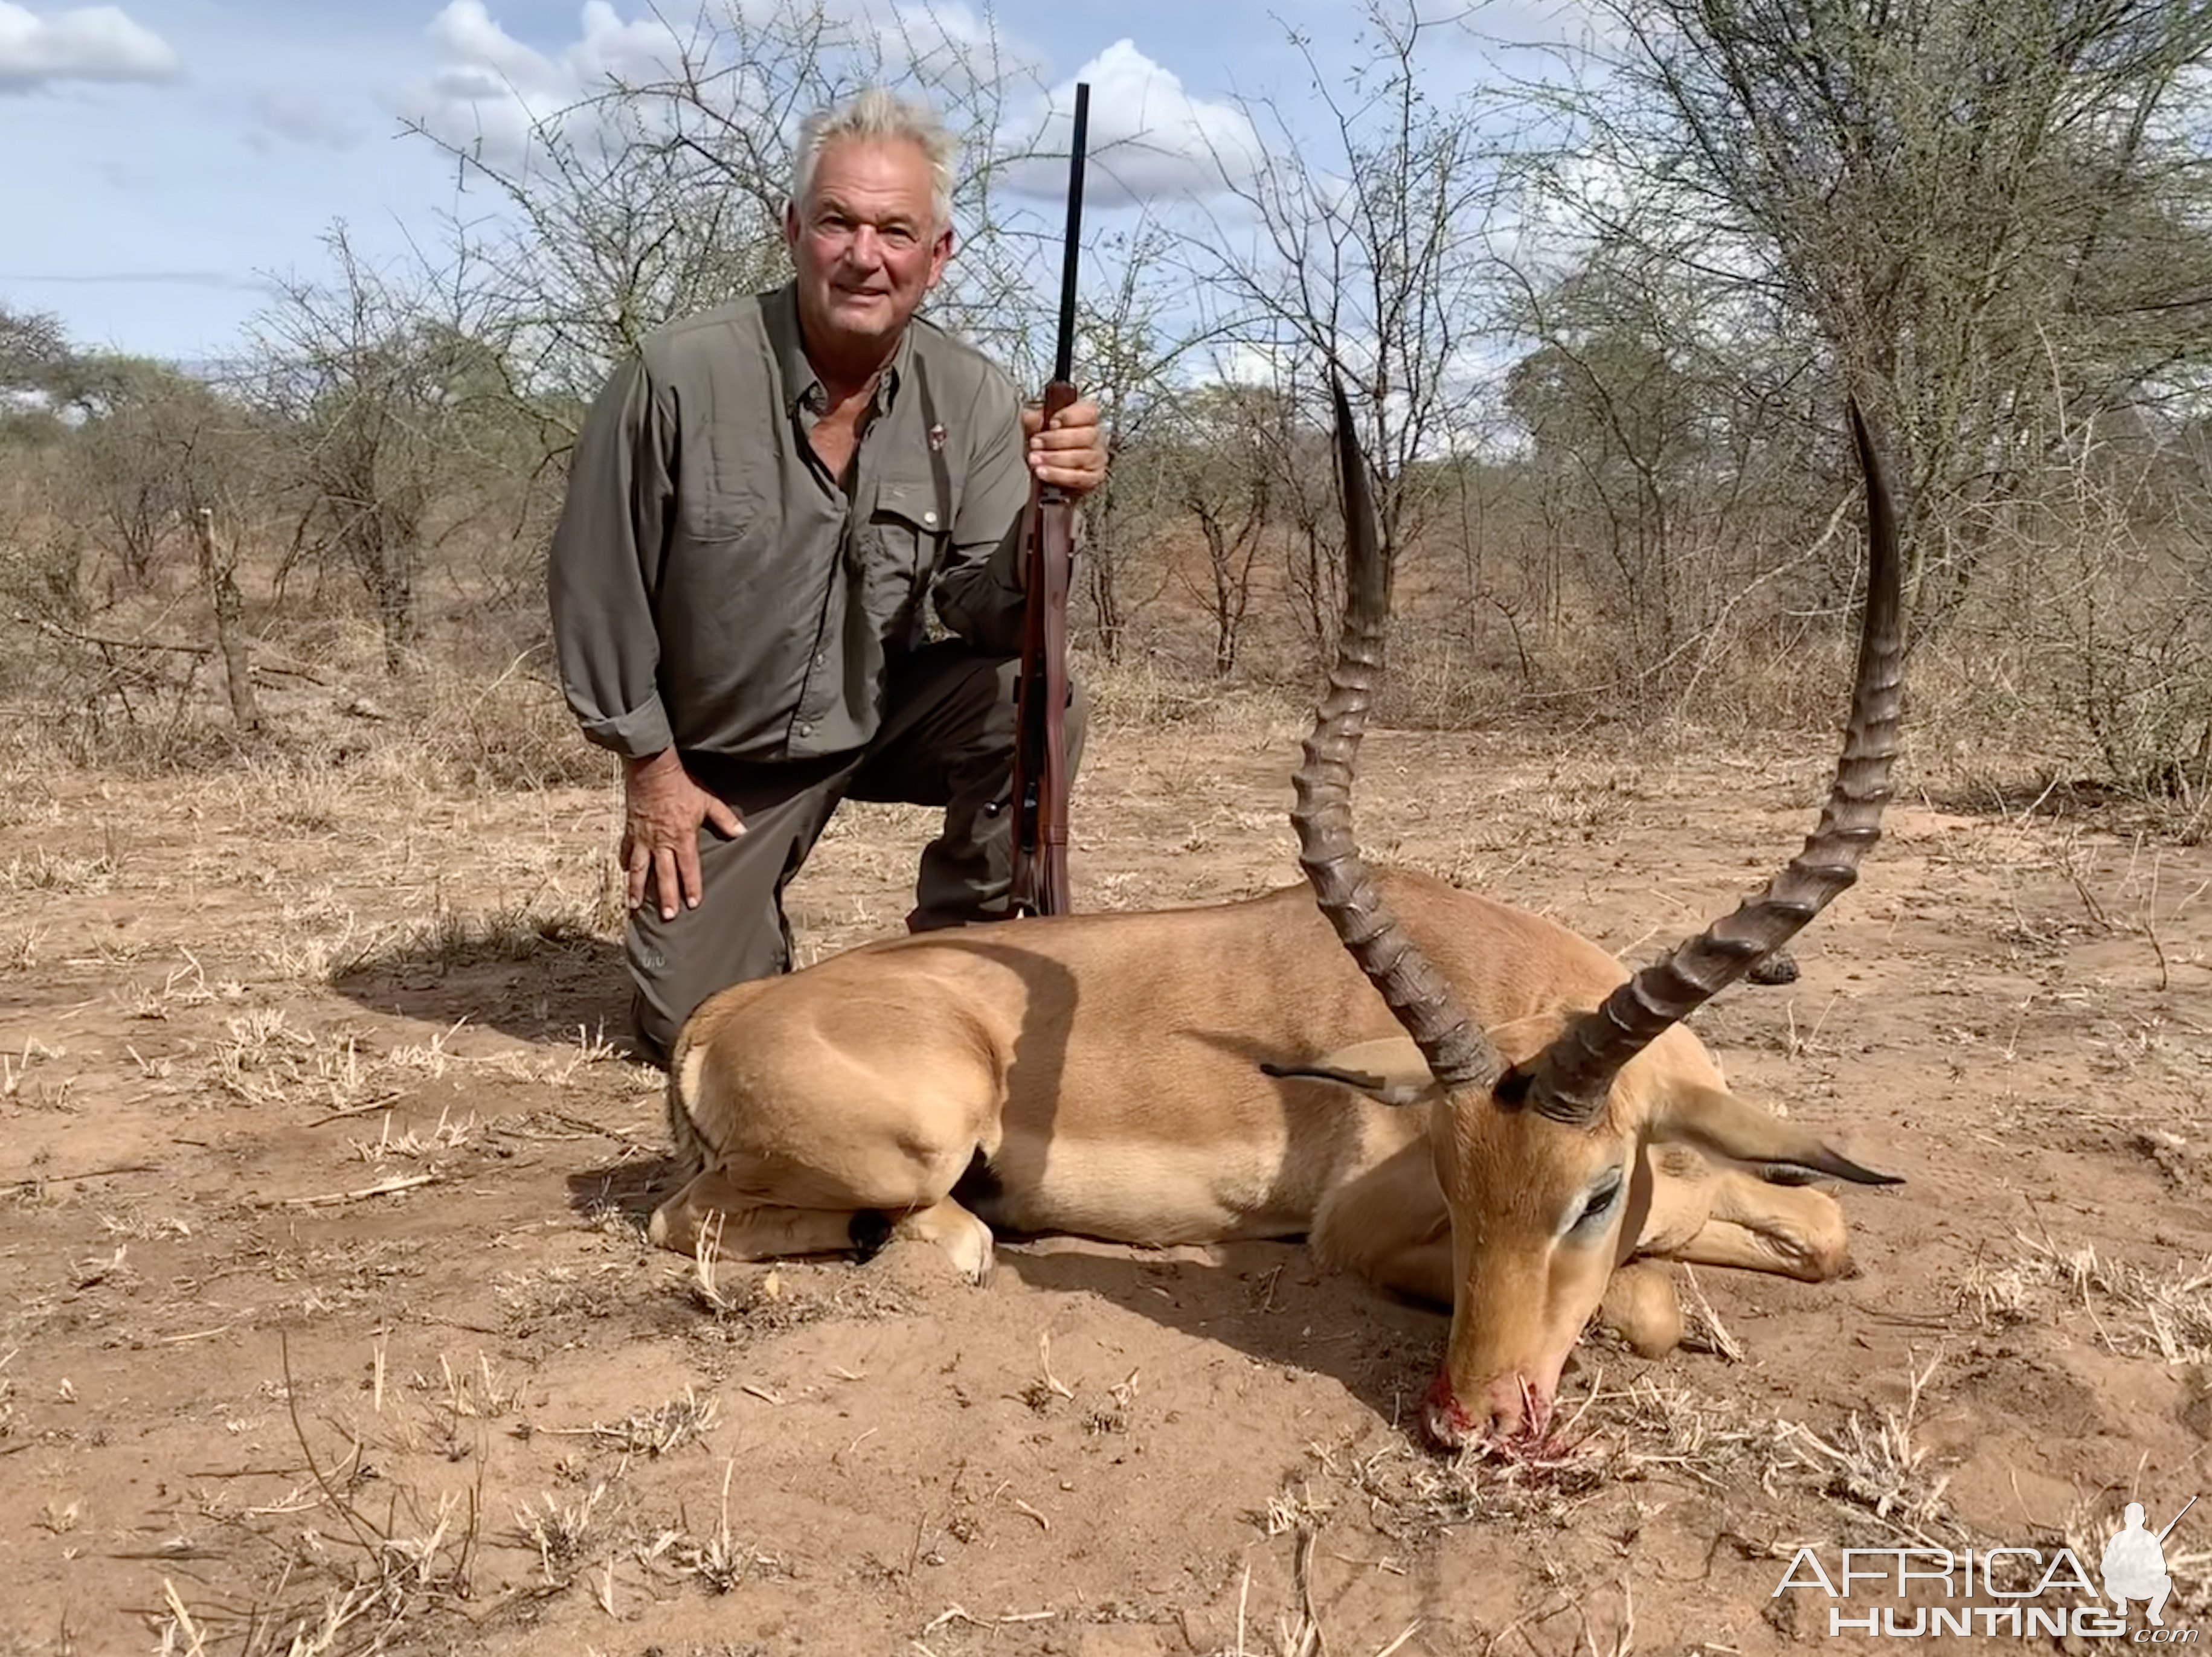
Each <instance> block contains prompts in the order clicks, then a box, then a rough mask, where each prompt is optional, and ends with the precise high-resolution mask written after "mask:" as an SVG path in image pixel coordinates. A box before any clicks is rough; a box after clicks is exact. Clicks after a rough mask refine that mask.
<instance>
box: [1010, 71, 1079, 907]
mask: <svg viewBox="0 0 2212 1657" xmlns="http://www.w3.org/2000/svg"><path fill="white" fill-rule="evenodd" d="M1090 118H1091V88H1090V87H1089V86H1088V85H1085V84H1083V83H1080V82H1079V83H1078V84H1077V86H1076V88H1075V130H1074V135H1073V143H1071V146H1070V154H1069V160H1068V174H1067V240H1066V245H1065V246H1064V247H1063V248H1062V250H1061V255H1060V336H1059V340H1058V343H1057V349H1056V350H1055V352H1054V357H1053V371H1052V383H1051V384H1050V385H1047V386H1046V387H1045V388H1044V417H1045V419H1046V420H1047V421H1048V422H1049V421H1050V420H1051V419H1052V417H1053V416H1054V415H1056V414H1058V413H1059V412H1060V410H1062V409H1065V408H1066V407H1067V405H1068V404H1071V403H1073V402H1074V401H1075V383H1074V378H1073V376H1074V358H1075V278H1076V270H1077V266H1078V263H1079V258H1080V256H1081V252H1082V236H1081V233H1082V228H1083V160H1084V141H1085V133H1086V130H1087V128H1088V127H1089V124H1090ZM1074 557H1075V502H1074V501H1073V500H1072V499H1070V498H1069V496H1068V495H1066V492H1065V491H1063V490H1061V489H1059V488H1058V487H1057V486H1055V485H1050V484H1045V483H1036V482H1032V483H1031V484H1030V503H1029V507H1028V509H1027V511H1026V512H1025V513H1024V515H1023V519H1022V560H1023V569H1024V578H1025V580H1026V584H1027V589H1028V607H1027V609H1026V610H1025V611H1024V617H1023V622H1022V665H1021V677H1020V680H1019V683H1018V689H1017V691H1016V697H1017V702H1016V707H1017V712H1016V714H1015V722H1014V780H1013V796H1012V800H1013V810H1014V862H1013V891H1012V895H1011V897H1010V899H1009V907H1010V908H1011V910H1012V913H1015V914H1018V915H1059V914H1066V913H1067V907H1068V897H1067V791H1068V782H1069V778H1068V774H1067V732H1066V726H1067V588H1068V579H1069V574H1070V571H1071V568H1072V567H1073V562H1074Z"/></svg>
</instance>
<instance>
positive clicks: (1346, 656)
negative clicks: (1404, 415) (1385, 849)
mask: <svg viewBox="0 0 2212 1657" xmlns="http://www.w3.org/2000/svg"><path fill="white" fill-rule="evenodd" d="M1329 391H1330V394H1331V396H1332V397H1333V398H1334V399H1335V403H1336V456H1337V466H1338V469H1339V470H1340V474H1341V477H1342V482H1343V486H1344V527H1345V546H1346V565H1347V568H1346V573H1345V610H1344V630H1343V634H1342V636H1341V637H1340V640H1338V644H1337V655H1336V666H1335V668H1334V670H1333V671H1331V672H1330V674H1329V677H1328V695H1326V696H1324V697H1323V698H1322V704H1321V707H1319V708H1318V709H1317V710H1316V713H1315V717H1314V730H1313V735H1312V736H1310V737H1308V738H1307V739H1306V744H1305V762H1304V764H1303V765H1301V766H1300V767H1299V768H1298V769H1297V774H1296V775H1295V776H1294V777H1293V778H1292V779H1291V786H1292V787H1293V788H1294V789H1295V790H1296V792H1297V804H1296V806H1295V807H1294V808H1293V809H1292V810H1291V824H1292V825H1293V826H1294V827H1295V828H1296V829H1297V833H1298V863H1299V865H1300V866H1301V867H1302V868H1304V871H1306V878H1307V879H1308V880H1309V881H1310V882H1311V883H1313V889H1314V896H1315V898H1316V900H1317V901H1319V903H1320V905H1321V911H1322V913H1323V914H1325V915H1327V916H1328V920H1329V924H1330V925H1331V926H1334V928H1335V929H1336V935H1337V937H1338V938H1340V939H1342V940H1343V943H1344V947H1345V948H1346V950H1349V951H1351V954H1352V959H1353V960H1354V961H1356V962H1358V963H1359V969H1360V971H1362V972H1364V973H1365V974H1367V976H1368V978H1369V980H1370V981H1372V982H1373V984H1374V986H1375V987H1376V989H1378V990H1380V991H1381V992H1383V1000H1384V1001H1385V1002H1387V1003H1388V1004H1389V1008H1390V1011H1391V1012H1392V1013H1393V1014H1394V1015H1395V1017H1396V1018H1397V1020H1398V1022H1399V1023H1401V1024H1402V1025H1404V1026H1405V1027H1406V1033H1407V1035H1410V1036H1412V1037H1413V1040H1414V1041H1415V1043H1416V1044H1418V1045H1419V1047H1420V1049H1421V1056H1422V1057H1423V1058H1424V1059H1427V1060H1428V1061H1429V1069H1430V1070H1431V1071H1432V1072H1434V1074H1435V1076H1436V1078H1437V1081H1439V1082H1441V1083H1443V1084H1444V1085H1445V1086H1446V1087H1461V1086H1464V1085H1466V1084H1467V1083H1470V1082H1480V1083H1489V1081H1490V1080H1491V1079H1492V1077H1495V1076H1496V1074H1497V1072H1498V1065H1497V1064H1496V1062H1495V1061H1494V1060H1493V1059H1492V1057H1491V1054H1490V1050H1489V1045H1488V1043H1487V1042H1486V1041H1484V1040H1483V1038H1482V1036H1481V1035H1480V1033H1479V1032H1478V1031H1477V1030H1476V1029H1475V1027H1474V1021H1473V1020H1471V1019H1470V1018H1468V1016H1467V1013H1466V1011H1465V1010H1464V1009H1463V1008H1462V1007H1461V1005H1459V1000H1458V998H1457V997H1455V995H1454V994H1453V993H1452V991H1451V986H1450V985H1449V984H1447V983H1446V982H1445V981H1444V980H1443V974H1440V973H1438V972H1437V969H1436V968H1434V967H1433V966H1431V964H1430V962H1429V959H1428V957H1427V956H1425V955H1423V954H1422V953H1421V952H1420V950H1418V949H1417V948H1415V947H1414V944H1413V939H1412V938H1411V937H1409V936H1408V935H1407V932H1406V929H1405V926H1403V925H1402V924H1401V922H1400V921H1399V920H1398V917H1397V916H1396V915H1395V914H1393V913H1391V912H1390V908H1389V905H1388V904H1386V903H1384V902H1383V894H1382V891H1381V890H1380V889H1378V888H1377V887H1376V884H1375V880H1374V877H1372V876H1371V875H1370V874H1369V873H1368V871H1367V865H1365V864H1364V863H1363V862H1362V861H1361V860H1360V857H1359V848H1358V845H1357V844H1356V843H1355V842H1354V841H1353V839H1352V762H1353V760H1354V759H1355V758H1356V757H1357V756H1358V751H1359V737H1360V733H1361V732H1362V731H1364V730H1365V728H1366V725H1367V709H1368V707H1369V706H1370V703H1372V701H1374V697H1375V680H1376V676H1377V675H1378V674H1379V673H1380V672H1381V671H1383V630H1384V627H1385V625H1386V622H1387V619H1388V616H1389V569H1388V568H1386V567H1385V566H1384V563H1383V537H1382V535H1381V532H1380V531H1378V530H1377V528H1376V522H1375V503H1374V501H1373V499H1372V497H1371V496H1370V494H1369V492H1368V488H1367V463H1366V461H1365V460H1364V458H1362V457H1361V455H1360V452H1359V440H1358V437H1357V436H1356V435H1355V434H1354V433H1353V431H1352V409H1351V406H1350V405H1349V404H1347V403H1346V401H1345V398H1344V387H1343V386H1342V385H1339V384H1338V383H1336V381H1335V380H1334V379H1331V381H1330V383H1329Z"/></svg>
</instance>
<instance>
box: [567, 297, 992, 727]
mask: <svg viewBox="0 0 2212 1657" xmlns="http://www.w3.org/2000/svg"><path fill="white" fill-rule="evenodd" d="M827 407H828V402H827V397H826V394H825V393H824V391H823V386H822V383H821V381H820V379H818V378H817V376H816V374H815V373H814V370H813V369H812V367H810V366H809V365H808V362H807V360H806V353H805V349H804V348H803V346H802V344H801V343H800V338H799V314H798V307H797V299H796V293H795V289H794V288H793V287H792V286H791V285H789V284H787V285H785V286H784V287H782V288H776V289H775V290H773V291H771V292H769V293H766V294H757V295H754V296H752V297H750V298H747V299H744V300H738V301H736V302H735V303H733V304H730V305H725V306H721V307H717V308H715V309H714V310H711V311H708V312H706V313H702V314H701V315H699V316H696V317H692V318H690V319H686V320H684V321H681V322H678V323H675V324H673V325H670V326H668V327H666V328H664V329H661V330H660V331H658V332H656V333H654V334H653V335H652V336H650V337H648V338H647V340H646V341H645V342H644V343H643V344H642V345H641V347H640V349H639V350H638V353H637V354H636V355H635V356H634V357H632V358H631V359H630V360H629V361H627V362H626V363H624V364H623V366H622V367H620V368H619V369H617V371H616V373H614V375H613V376H612V377H611V379H609V380H608V382H607V384H606V386H605V389H604V390H603V391H601V392H600V393H599V398H598V399H597V401H595V402H594V403H593V404H592V409H591V412H590V413H589V415H587V416H586V418H585V422H584V428H583V431H582V433H581V434H580V436H579V438H578V440H577V444H576V451H575V455H574V459H573V461H572V463H571V467H570V473H569V478H568V498H567V501H566V502H565V503H564V504H563V506H562V513H561V521H560V525H559V527H558V528H557V529H556V531H554V536H553V546H552V552H551V556H550V564H551V568H550V574H549V580H548V586H549V595H550V602H551V608H552V614H553V640H554V647H555V651H556V656H557V659H558V662H559V666H560V672H561V680H562V687H563V689H565V690H566V692H567V695H568V706H569V707H571V708H572V709H573V710H574V713H575V714H576V716H577V718H578V719H580V721H581V722H582V725H583V731H584V734H585V736H586V737H588V738H590V739H591V740H592V742H594V743H597V744H599V745H600V746H602V747H605V748H610V749H612V750H614V751H615V752H616V753H617V754H621V755H624V756H629V757H633V758H642V757H644V756H648V755H652V754H657V753H659V751H660V750H663V749H665V748H666V747H668V746H670V745H671V744H674V745H675V746H676V747H677V748H678V749H681V750H687V751H704V752H707V753H711V754H716V755H720V756H726V757H729V758H733V759H742V760H752V761H775V760H783V759H799V758H802V757H806V756H815V755H823V754H837V753H843V752H846V751H848V750H853V749H856V748H860V747H861V746H863V745H865V744H866V743H867V742H868V740H869V739H870V738H871V737H872V736H874V734H875V732H876V728H877V726H878V723H879V722H880V721H881V719H882V717H883V712H884V696H885V694H886V687H887V685H888V683H889V675H890V668H891V666H892V665H894V664H895V663H896V661H897V660H898V659H899V658H900V656H902V654H903V653H904V652H907V651H908V650H910V649H911V648H913V646H915V644H916V643H918V642H920V641H921V638H922V637H923V636H924V624H925V618H924V615H923V606H924V603H925V601H926V599H927V598H929V597H931V596H934V598H935V600H936V604H937V610H938V615H939V618H940V619H941V620H942V621H943V622H944V623H945V626H946V627H947V628H950V629H951V631H952V632H953V633H955V634H958V635H959V636H961V637H962V638H963V639H965V640H967V641H969V643H970V644H973V645H974V646H976V647H977V648H978V649H981V650H986V651H992V652H1000V653H1005V654H1012V652H1015V651H1016V650H1018V649H1019V648H1020V644H1021V622H1022V607H1023V583H1022V576H1021V560H1020V557H1019V550H1020V547H1019V543H1020V530H1021V521H1022V513H1023V509H1024V507H1025V506H1026V505H1027V503H1028V500H1029V493H1030V477H1029V469H1028V467H1027V466H1026V465H1024V463H1023V459H1022V434H1021V420H1020V398H1019V396H1018V393H1017V392H1016V391H1015V389H1014V386H1013V383H1012V380H1010V379H1008V378H1007V377H1006V374H1005V373H1002V372H1001V371H1000V369H998V368H997V367H994V365H992V364H991V363H990V362H988V361H986V360H985V359H984V358H983V357H982V356H981V355H980V354H979V353H978V352H976V351H975V349H972V348H971V347H969V346H968V345H965V344H963V343H961V342H959V341H958V340H956V339H954V338H952V337H951V336H950V335H948V334H946V333H945V332H944V331H942V330H940V329H939V328H937V327H935V326H933V325H931V324H929V323H927V322H924V321H922V320H921V319H915V321H914V322H912V323H911V324H909V325H908V328H907V331H906V333H905V335H904V337H902V340H901V342H900V344H899V347H898V349H897V351H896V355H894V356H893V358H892V360H891V361H890V365H889V366H888V367H887V368H886V369H885V371H884V374H883V376H882V377H881V379H879V381H878V385H877V389H876V393H875V402H874V405H873V410H872V413H871V414H870V416H869V417H868V418H867V419H866V421H865V422H863V425H862V428H861V431H860V444H859V447H858V448H857V450H856V451H855V452H854V458H853V463H852V465H851V467H850V469H849V470H848V476H847V477H846V478H845V480H844V481H843V482H842V483H840V481H839V480H837V479H836V478H834V477H832V476H830V475H829V470H828V469H827V468H826V467H825V466H823V464H822V462H821V460H820V458H818V457H817V455H816V454H815V452H814V450H813V446H812V445H811V443H810V442H809V441H808V440H807V434H808V433H809V431H811V428H812V427H813V425H814V422H815V421H816V420H817V418H818V417H819V416H821V415H822V414H823V412H824V411H825V410H826V409H827Z"/></svg>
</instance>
